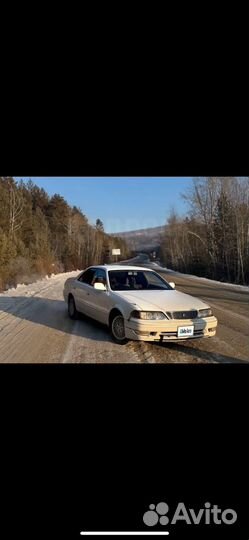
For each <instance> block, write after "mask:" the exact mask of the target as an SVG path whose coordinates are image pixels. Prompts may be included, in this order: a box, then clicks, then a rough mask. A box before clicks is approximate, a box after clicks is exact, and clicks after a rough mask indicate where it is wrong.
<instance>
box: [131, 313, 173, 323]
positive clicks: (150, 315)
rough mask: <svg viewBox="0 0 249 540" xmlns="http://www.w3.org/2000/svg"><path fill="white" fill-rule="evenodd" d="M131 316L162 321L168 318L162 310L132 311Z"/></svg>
mask: <svg viewBox="0 0 249 540" xmlns="http://www.w3.org/2000/svg"><path fill="white" fill-rule="evenodd" d="M131 318H133V319H144V320H147V321H148V320H153V321H155V320H156V321H160V320H162V319H166V317H165V315H164V313H162V311H132V313H131Z"/></svg>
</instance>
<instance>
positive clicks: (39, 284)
mask: <svg viewBox="0 0 249 540" xmlns="http://www.w3.org/2000/svg"><path fill="white" fill-rule="evenodd" d="M79 272H80V270H75V271H74V272H63V273H61V274H51V276H50V277H49V276H45V277H44V278H41V279H39V280H37V281H35V282H34V283H29V285H25V284H24V283H19V284H18V285H17V286H16V287H11V288H10V289H8V290H7V291H4V292H3V293H0V298H1V296H3V297H6V296H7V297H8V296H11V297H13V296H20V294H22V295H25V296H34V295H35V294H37V293H39V292H40V291H41V290H43V289H44V288H47V287H48V286H50V284H51V285H52V284H53V283H54V282H55V281H56V282H57V283H58V282H63V281H66V279H68V278H70V277H74V276H77V275H78V274H79Z"/></svg>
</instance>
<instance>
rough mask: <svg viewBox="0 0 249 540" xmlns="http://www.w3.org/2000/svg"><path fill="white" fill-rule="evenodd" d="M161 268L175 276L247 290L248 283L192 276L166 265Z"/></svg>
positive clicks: (248, 290) (248, 288)
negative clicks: (242, 283)
mask: <svg viewBox="0 0 249 540" xmlns="http://www.w3.org/2000/svg"><path fill="white" fill-rule="evenodd" d="M161 268H162V269H163V270H167V271H169V272H171V273H172V274H175V275H176V276H182V277H184V276H186V277H188V278H190V279H197V280H199V281H204V282H208V283H210V284H214V285H225V286H226V287H231V288H234V289H240V290H244V291H247V292H249V285H237V284H236V283H227V282H225V281H215V280H214V279H209V278H204V277H200V276H193V275H192V274H183V273H181V272H176V271H175V270H172V268H167V267H164V266H161Z"/></svg>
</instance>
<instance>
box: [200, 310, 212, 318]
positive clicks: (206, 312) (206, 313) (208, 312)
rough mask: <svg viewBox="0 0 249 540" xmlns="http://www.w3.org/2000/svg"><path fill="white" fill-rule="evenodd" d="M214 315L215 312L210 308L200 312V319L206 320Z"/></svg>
mask: <svg viewBox="0 0 249 540" xmlns="http://www.w3.org/2000/svg"><path fill="white" fill-rule="evenodd" d="M212 315H213V312H212V310H211V309H210V308H208V309H200V310H199V312H198V317H199V318H201V317H203V318H205V317H212Z"/></svg>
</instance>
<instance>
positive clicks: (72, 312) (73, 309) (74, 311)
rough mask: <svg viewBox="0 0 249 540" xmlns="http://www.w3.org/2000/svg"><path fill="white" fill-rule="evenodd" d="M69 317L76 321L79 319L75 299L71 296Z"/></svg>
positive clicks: (69, 298) (69, 299)
mask: <svg viewBox="0 0 249 540" xmlns="http://www.w3.org/2000/svg"><path fill="white" fill-rule="evenodd" d="M68 315H69V317H70V319H73V320H76V319H77V318H78V311H77V309H76V305H75V301H74V297H73V296H72V295H70V296H69V297H68Z"/></svg>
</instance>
